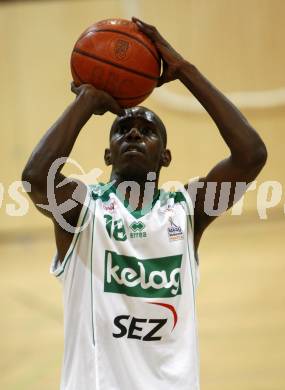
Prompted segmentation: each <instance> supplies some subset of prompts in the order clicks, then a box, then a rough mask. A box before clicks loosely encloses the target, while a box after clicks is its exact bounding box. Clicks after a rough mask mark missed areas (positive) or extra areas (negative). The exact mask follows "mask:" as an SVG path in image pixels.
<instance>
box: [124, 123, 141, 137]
mask: <svg viewBox="0 0 285 390" xmlns="http://www.w3.org/2000/svg"><path fill="white" fill-rule="evenodd" d="M140 138H141V132H140V130H139V129H138V128H137V127H136V126H133V127H132V128H131V129H130V131H129V132H128V134H127V139H140Z"/></svg>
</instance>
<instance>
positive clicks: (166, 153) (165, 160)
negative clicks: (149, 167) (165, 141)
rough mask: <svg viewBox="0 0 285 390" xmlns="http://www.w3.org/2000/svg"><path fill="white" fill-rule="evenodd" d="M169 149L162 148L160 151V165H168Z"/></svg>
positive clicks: (169, 159)
mask: <svg viewBox="0 0 285 390" xmlns="http://www.w3.org/2000/svg"><path fill="white" fill-rule="evenodd" d="M171 159H172V157H171V151H170V150H169V149H164V150H163V152H162V153H161V160H160V161H161V166H162V167H168V166H169V164H170V163H171Z"/></svg>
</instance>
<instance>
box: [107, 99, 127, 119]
mask: <svg viewBox="0 0 285 390" xmlns="http://www.w3.org/2000/svg"><path fill="white" fill-rule="evenodd" d="M109 111H111V112H112V113H113V114H115V115H118V116H124V114H125V111H124V110H123V109H122V108H121V107H120V106H119V104H118V103H117V102H116V100H112V101H111V102H110V106H109Z"/></svg>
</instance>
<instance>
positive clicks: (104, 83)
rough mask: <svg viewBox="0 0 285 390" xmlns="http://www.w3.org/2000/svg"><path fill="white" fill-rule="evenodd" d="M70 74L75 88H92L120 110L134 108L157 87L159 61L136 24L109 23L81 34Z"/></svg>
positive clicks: (94, 26) (97, 24)
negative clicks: (103, 94) (115, 104)
mask: <svg viewBox="0 0 285 390" xmlns="http://www.w3.org/2000/svg"><path fill="white" fill-rule="evenodd" d="M71 72H72V77H73V80H74V82H75V84H76V85H80V84H84V83H88V84H92V85H93V86H94V87H95V88H98V89H101V90H104V91H106V92H108V93H109V94H110V95H112V96H113V97H114V98H115V99H116V100H117V101H118V103H119V104H120V106H121V107H125V108H126V107H133V106H136V105H137V104H139V103H141V102H142V101H143V100H145V99H146V98H147V97H148V96H149V95H150V94H151V92H152V91H153V89H154V88H155V87H156V85H157V80H158V78H159V75H160V57H159V54H158V52H157V50H156V48H155V46H154V45H153V43H152V42H151V41H150V39H149V38H148V37H147V36H145V35H144V34H143V33H142V32H140V31H139V29H138V27H137V25H136V24H135V23H133V22H131V21H129V20H124V19H107V20H102V21H100V22H98V23H95V24H93V25H92V26H90V27H89V28H88V29H87V30H85V31H84V32H83V33H82V34H81V36H80V37H79V39H78V40H77V42H76V43H75V46H74V48H73V51H72V55H71Z"/></svg>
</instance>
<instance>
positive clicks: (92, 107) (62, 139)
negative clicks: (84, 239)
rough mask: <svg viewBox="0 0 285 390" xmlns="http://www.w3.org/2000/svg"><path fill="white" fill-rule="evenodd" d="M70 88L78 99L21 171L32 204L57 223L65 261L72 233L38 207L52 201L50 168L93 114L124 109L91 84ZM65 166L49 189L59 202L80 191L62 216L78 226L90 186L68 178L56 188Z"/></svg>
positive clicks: (60, 254) (58, 240)
mask: <svg viewBox="0 0 285 390" xmlns="http://www.w3.org/2000/svg"><path fill="white" fill-rule="evenodd" d="M71 90H72V92H74V93H75V94H76V98H75V100H74V101H73V102H72V103H71V104H70V105H69V107H67V109H66V110H65V111H64V113H63V114H62V115H61V116H60V117H59V119H58V120H57V121H56V122H55V123H54V124H53V125H52V127H51V128H50V129H49V130H48V131H47V132H46V133H45V135H44V136H43V137H42V139H41V140H40V141H39V143H38V144H37V146H36V147H35V149H34V150H33V152H32V154H31V156H30V158H29V160H28V162H27V164H26V166H25V168H24V170H23V173H22V180H23V181H24V182H28V183H30V185H31V191H30V192H29V196H30V197H31V199H32V201H33V203H34V204H35V206H36V207H37V209H38V210H39V211H40V212H41V213H43V214H44V215H46V216H47V217H49V218H51V219H52V221H53V223H54V227H55V236H56V243H57V249H58V254H59V259H60V260H63V258H64V255H65V253H66V251H67V249H68V247H69V245H70V243H71V240H72V237H73V234H72V233H70V232H67V231H66V230H65V229H64V227H62V226H60V224H59V223H58V222H57V220H56V218H55V217H54V213H53V210H46V209H44V208H42V207H41V206H39V205H47V204H48V203H49V202H48V188H47V177H48V173H49V169H50V167H51V166H52V164H53V163H54V162H55V161H56V160H57V159H60V158H62V157H68V156H69V155H70V153H71V150H72V148H73V145H74V143H75V141H76V139H77V137H78V135H79V133H80V131H81V129H82V128H83V126H84V125H85V124H86V122H87V121H88V120H89V119H90V117H91V116H92V115H93V114H95V115H102V114H104V113H105V112H107V111H111V112H113V113H114V114H116V115H119V114H120V113H121V111H122V110H121V108H120V106H119V105H118V103H117V102H116V101H115V100H114V99H113V98H112V97H111V96H110V95H108V94H107V93H105V92H103V91H99V90H97V89H95V88H94V87H92V86H91V85H88V84H84V85H81V86H80V87H76V86H75V85H74V84H72V86H71ZM63 165H64V164H62V165H61V166H60V167H59V169H58V170H57V171H56V173H55V177H54V182H53V183H52V188H49V191H53V192H54V196H55V199H56V203H57V205H59V204H61V203H63V202H66V201H67V200H69V199H72V195H73V193H74V191H75V190H77V191H76V192H77V197H76V199H77V204H76V206H75V207H73V208H72V209H71V210H69V211H67V212H66V213H64V215H63V217H64V219H65V221H66V222H67V223H68V224H70V225H72V226H76V224H77V220H78V217H79V214H80V211H81V209H82V203H83V201H84V198H85V196H86V191H87V189H86V186H85V185H84V184H83V183H82V182H80V181H76V180H67V183H66V184H65V185H63V186H59V187H57V185H58V184H59V183H61V182H62V181H63V180H65V179H66V178H65V176H64V175H63V174H62V173H61V170H62V168H63ZM78 186H79V191H78Z"/></svg>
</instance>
